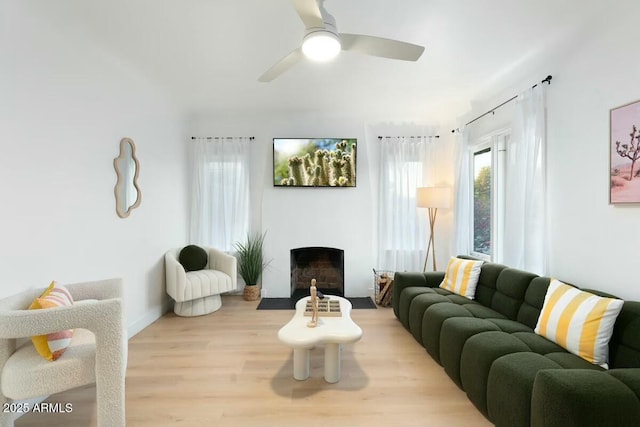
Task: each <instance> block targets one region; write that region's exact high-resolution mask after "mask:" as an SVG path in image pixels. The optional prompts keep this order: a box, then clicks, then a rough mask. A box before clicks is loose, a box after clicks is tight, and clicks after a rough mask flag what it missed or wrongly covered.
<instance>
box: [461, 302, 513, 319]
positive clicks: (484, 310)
mask: <svg viewBox="0 0 640 427" xmlns="http://www.w3.org/2000/svg"><path fill="white" fill-rule="evenodd" d="M464 308H466V309H467V310H469V313H471V314H473V316H474V317H479V318H480V319H504V318H505V317H504V316H503V315H502V314H500V313H498V312H497V311H495V310H493V309H491V308H489V307H485V306H484V305H481V304H473V305H471V304H469V305H465V306H464Z"/></svg>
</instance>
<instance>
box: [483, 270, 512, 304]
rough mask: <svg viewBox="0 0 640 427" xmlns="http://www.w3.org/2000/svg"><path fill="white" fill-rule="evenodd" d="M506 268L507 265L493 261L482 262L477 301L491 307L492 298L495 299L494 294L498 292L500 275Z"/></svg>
mask: <svg viewBox="0 0 640 427" xmlns="http://www.w3.org/2000/svg"><path fill="white" fill-rule="evenodd" d="M505 268H507V266H506V265H502V264H496V263H493V262H485V263H484V264H482V268H481V269H480V277H479V278H478V285H477V286H476V297H475V300H476V301H478V302H479V303H480V304H482V305H484V306H485V307H491V300H493V295H494V294H495V293H496V282H497V281H498V276H499V275H500V273H502V270H504V269H505Z"/></svg>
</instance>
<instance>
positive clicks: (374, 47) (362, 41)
mask: <svg viewBox="0 0 640 427" xmlns="http://www.w3.org/2000/svg"><path fill="white" fill-rule="evenodd" d="M340 42H341V44H342V50H352V51H356V52H360V53H364V54H366V55H372V56H380V57H382V58H389V59H400V60H403V61H417V60H418V59H419V58H420V56H421V55H422V52H424V46H418V45H416V44H411V43H406V42H401V41H398V40H391V39H384V38H381V37H374V36H365V35H362V34H344V33H340Z"/></svg>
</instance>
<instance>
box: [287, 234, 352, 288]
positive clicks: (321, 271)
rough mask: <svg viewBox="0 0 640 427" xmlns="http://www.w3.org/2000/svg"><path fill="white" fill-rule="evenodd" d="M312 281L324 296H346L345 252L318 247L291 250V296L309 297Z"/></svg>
mask: <svg viewBox="0 0 640 427" xmlns="http://www.w3.org/2000/svg"><path fill="white" fill-rule="evenodd" d="M312 279H316V288H317V289H318V290H319V291H320V292H322V293H323V294H326V295H338V296H341V297H342V296H344V251H343V250H342V249H336V248H327V247H317V246H314V247H306V248H297V249H291V296H292V297H294V298H302V297H304V296H307V295H309V288H310V287H311V280H312Z"/></svg>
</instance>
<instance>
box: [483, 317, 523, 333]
mask: <svg viewBox="0 0 640 427" xmlns="http://www.w3.org/2000/svg"><path fill="white" fill-rule="evenodd" d="M487 320H488V321H489V322H491V323H493V324H495V325H496V326H498V328H500V330H501V331H503V332H508V333H510V334H512V333H514V332H533V328H530V327H528V326H525V325H523V324H522V323H520V322H516V321H515V320H511V319H487Z"/></svg>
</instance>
